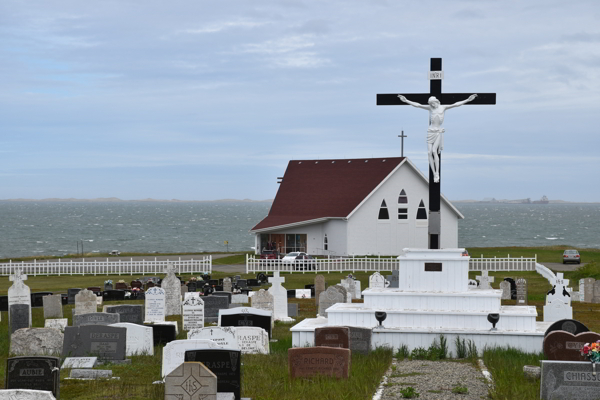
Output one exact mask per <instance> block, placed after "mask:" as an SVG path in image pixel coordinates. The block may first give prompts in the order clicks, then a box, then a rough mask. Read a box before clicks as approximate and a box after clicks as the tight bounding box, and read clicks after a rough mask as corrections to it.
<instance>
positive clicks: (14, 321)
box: [8, 304, 31, 334]
mask: <svg viewBox="0 0 600 400" xmlns="http://www.w3.org/2000/svg"><path fill="white" fill-rule="evenodd" d="M8 310H9V313H10V316H9V326H10V328H9V329H10V333H11V334H13V333H15V331H17V330H18V329H23V328H30V327H31V323H30V321H29V313H30V312H31V307H29V304H11V305H10V307H9V308H8Z"/></svg>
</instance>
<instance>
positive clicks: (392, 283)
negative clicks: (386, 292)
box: [387, 269, 400, 289]
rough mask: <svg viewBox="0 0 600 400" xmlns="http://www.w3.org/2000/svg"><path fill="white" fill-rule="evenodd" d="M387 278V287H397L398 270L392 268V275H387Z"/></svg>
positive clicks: (398, 283)
mask: <svg viewBox="0 0 600 400" xmlns="http://www.w3.org/2000/svg"><path fill="white" fill-rule="evenodd" d="M387 280H388V281H389V282H390V284H389V286H388V287H389V288H391V289H394V288H396V289H397V288H398V287H399V286H400V271H398V270H397V269H396V270H393V271H392V275H388V276H387Z"/></svg>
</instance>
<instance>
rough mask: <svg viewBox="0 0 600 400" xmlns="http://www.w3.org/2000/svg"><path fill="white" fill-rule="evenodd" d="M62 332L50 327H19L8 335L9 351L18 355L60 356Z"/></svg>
mask: <svg viewBox="0 0 600 400" xmlns="http://www.w3.org/2000/svg"><path fill="white" fill-rule="evenodd" d="M63 338H64V336H63V333H62V332H61V331H59V330H58V329H52V328H28V329H19V330H17V331H16V332H15V333H13V334H12V335H11V337H10V353H9V354H14V355H18V356H60V353H61V352H62V347H63Z"/></svg>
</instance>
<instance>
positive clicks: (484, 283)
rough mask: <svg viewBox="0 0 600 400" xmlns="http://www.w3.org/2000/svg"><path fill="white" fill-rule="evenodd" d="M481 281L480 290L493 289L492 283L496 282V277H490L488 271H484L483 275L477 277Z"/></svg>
mask: <svg viewBox="0 0 600 400" xmlns="http://www.w3.org/2000/svg"><path fill="white" fill-rule="evenodd" d="M475 279H477V280H478V281H479V289H491V288H492V286H491V285H490V283H492V282H494V279H495V278H494V277H493V276H489V275H488V271H482V272H481V275H478V276H476V277H475Z"/></svg>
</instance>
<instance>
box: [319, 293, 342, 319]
mask: <svg viewBox="0 0 600 400" xmlns="http://www.w3.org/2000/svg"><path fill="white" fill-rule="evenodd" d="M344 302H345V301H344V294H343V293H342V292H340V291H339V290H338V289H337V288H336V287H335V286H330V287H329V288H327V290H326V291H325V292H323V293H321V296H320V297H319V315H320V316H321V317H327V311H326V310H327V309H328V308H329V307H331V306H332V305H334V304H337V303H344Z"/></svg>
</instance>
